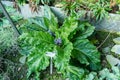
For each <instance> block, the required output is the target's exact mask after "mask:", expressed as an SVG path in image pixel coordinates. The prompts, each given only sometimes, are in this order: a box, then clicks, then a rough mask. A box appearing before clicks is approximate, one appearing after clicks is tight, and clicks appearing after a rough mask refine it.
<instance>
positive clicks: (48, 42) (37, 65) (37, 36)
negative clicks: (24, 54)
mask: <svg viewBox="0 0 120 80" xmlns="http://www.w3.org/2000/svg"><path fill="white" fill-rule="evenodd" d="M19 38H20V40H23V43H24V44H22V48H24V50H25V49H28V48H26V45H28V44H29V46H28V47H31V48H30V50H29V54H28V59H27V64H28V66H29V69H28V71H29V72H28V77H29V76H30V75H31V73H33V72H34V73H35V74H36V75H38V73H39V71H40V70H44V69H46V67H48V66H49V58H48V57H47V56H46V52H47V51H52V50H53V48H54V39H53V37H52V36H51V35H50V34H49V33H47V32H42V31H40V32H38V31H33V32H32V33H24V34H22V35H21V36H20V37H19Z"/></svg>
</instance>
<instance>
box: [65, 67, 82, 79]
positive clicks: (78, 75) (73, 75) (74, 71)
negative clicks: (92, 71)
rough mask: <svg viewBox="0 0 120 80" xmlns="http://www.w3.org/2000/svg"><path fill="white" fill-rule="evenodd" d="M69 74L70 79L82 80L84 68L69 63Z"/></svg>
mask: <svg viewBox="0 0 120 80" xmlns="http://www.w3.org/2000/svg"><path fill="white" fill-rule="evenodd" d="M67 76H69V80H82V78H83V76H84V70H83V69H82V68H78V67H75V66H71V65H69V66H68V67H67Z"/></svg>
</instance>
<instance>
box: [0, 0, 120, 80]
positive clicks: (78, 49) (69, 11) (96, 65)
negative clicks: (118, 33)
mask: <svg viewBox="0 0 120 80" xmlns="http://www.w3.org/2000/svg"><path fill="white" fill-rule="evenodd" d="M52 2H53V3H52ZM26 3H29V5H30V8H31V11H32V12H33V13H34V12H36V11H37V10H39V9H38V6H39V5H42V6H43V8H44V16H41V17H39V16H36V17H31V18H27V19H24V18H23V17H22V16H21V15H20V14H19V13H18V12H17V11H16V10H15V9H14V8H12V7H10V6H9V7H8V6H5V8H6V9H7V11H8V12H9V14H10V16H11V18H12V20H13V22H14V24H15V25H16V27H17V29H18V30H19V31H20V32H21V35H20V36H19V37H16V36H15V32H14V30H13V29H12V26H11V25H10V23H9V21H8V20H7V19H6V17H5V16H4V15H3V13H2V11H1V10H0V80H9V79H10V80H104V79H105V80H119V79H120V69H119V57H115V56H116V55H118V56H119V47H120V46H119V44H120V42H119V37H118V38H115V39H113V41H114V42H115V44H116V45H115V46H112V48H111V49H109V50H108V49H105V50H106V51H104V52H109V54H107V53H104V52H103V51H102V50H103V47H100V48H99V49H98V46H99V45H101V43H99V42H100V40H99V39H96V32H97V31H96V30H95V27H94V26H93V25H92V24H91V23H89V21H87V20H80V18H81V17H83V16H85V17H86V14H88V13H89V12H90V18H92V19H94V20H95V21H102V20H103V19H104V18H105V17H107V16H109V12H112V10H113V8H112V7H110V5H111V3H110V1H109V0H108V1H106V0H99V1H97V0H85V1H83V0H76V1H75V0H59V2H57V1H55V0H29V1H27V0H17V1H16V4H15V5H16V6H19V5H24V4H26ZM17 4H18V5H17ZM60 4H61V6H62V7H63V6H64V8H63V10H64V12H65V15H66V16H67V17H65V18H64V21H63V23H59V19H58V18H57V16H56V15H54V14H53V13H52V10H51V8H50V6H51V5H52V6H54V5H60ZM118 4H119V1H118V2H117V4H116V5H118ZM80 10H83V11H86V14H84V15H83V14H82V13H80V12H79V11H80ZM56 14H58V15H59V13H56ZM81 15H82V16H81ZM103 45H104V44H103ZM110 50H111V51H110ZM113 52H114V53H116V54H113ZM103 55H105V57H104V60H105V63H103V61H104V60H102V59H103ZM108 55H109V56H108ZM111 56H112V57H111ZM113 58H114V59H113ZM112 61H117V63H116V64H115V63H113V62H112ZM103 65H105V66H103ZM116 65H117V66H116Z"/></svg>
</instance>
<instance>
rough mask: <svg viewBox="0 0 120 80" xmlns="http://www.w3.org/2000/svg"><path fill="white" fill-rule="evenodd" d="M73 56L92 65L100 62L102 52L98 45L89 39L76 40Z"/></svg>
mask: <svg viewBox="0 0 120 80" xmlns="http://www.w3.org/2000/svg"><path fill="white" fill-rule="evenodd" d="M72 54H73V57H75V58H77V59H78V60H79V61H80V62H81V63H83V64H86V65H88V64H90V65H92V67H96V65H97V64H98V63H99V62H100V54H99V52H98V50H97V49H96V47H95V46H94V45H93V44H91V43H90V41H89V40H88V39H83V40H81V39H80V40H76V41H75V42H74V51H73V53H72Z"/></svg>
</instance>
